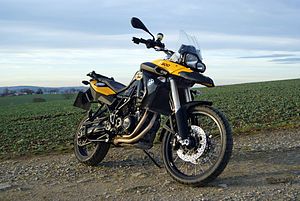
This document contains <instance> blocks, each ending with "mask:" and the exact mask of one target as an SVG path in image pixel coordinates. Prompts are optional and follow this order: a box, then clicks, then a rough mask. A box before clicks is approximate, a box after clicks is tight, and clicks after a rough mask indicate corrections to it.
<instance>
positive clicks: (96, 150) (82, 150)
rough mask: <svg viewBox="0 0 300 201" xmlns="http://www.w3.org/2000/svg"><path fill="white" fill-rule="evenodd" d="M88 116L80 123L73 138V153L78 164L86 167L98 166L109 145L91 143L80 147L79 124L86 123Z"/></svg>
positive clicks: (80, 129) (80, 128)
mask: <svg viewBox="0 0 300 201" xmlns="http://www.w3.org/2000/svg"><path fill="white" fill-rule="evenodd" d="M87 119H88V116H85V117H84V118H83V119H82V121H81V122H80V124H79V126H78V128H77V131H76V134H75V137H74V153H75V156H76V158H77V159H78V161H79V162H81V163H84V164H86V165H90V166H95V165H97V164H99V163H100V162H101V161H102V160H103V159H104V157H105V156H106V154H107V152H108V150H109V147H110V144H108V143H106V142H92V143H91V144H89V145H85V146H80V145H79V144H78V135H80V132H81V131H82V126H81V124H82V123H84V122H86V121H87Z"/></svg>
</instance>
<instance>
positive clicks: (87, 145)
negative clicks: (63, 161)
mask: <svg viewBox="0 0 300 201" xmlns="http://www.w3.org/2000/svg"><path fill="white" fill-rule="evenodd" d="M84 122H85V121H84ZM83 132H84V128H83V126H80V127H79V129H78V131H77V132H76V146H77V150H78V153H79V154H80V156H81V157H82V158H89V157H90V156H91V155H93V154H94V153H95V151H96V150H97V147H98V146H99V143H97V142H88V141H87V139H86V138H85V137H84V136H83Z"/></svg>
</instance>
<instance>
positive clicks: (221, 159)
mask: <svg viewBox="0 0 300 201" xmlns="http://www.w3.org/2000/svg"><path fill="white" fill-rule="evenodd" d="M131 25H132V26H133V27H134V28H136V29H142V30H144V31H145V32H147V33H148V34H150V36H151V37H152V38H151V39H148V40H146V39H143V38H136V37H133V39H132V41H133V42H134V43H136V44H145V45H146V47H147V48H148V49H150V48H153V49H154V50H156V51H162V52H164V53H165V54H166V58H165V59H158V60H156V61H153V62H145V63H142V64H141V65H140V70H139V71H138V72H137V73H136V74H135V75H134V77H133V79H132V80H131V82H130V84H129V85H128V86H125V85H123V84H122V83H119V82H117V81H115V80H114V78H109V77H106V76H104V75H101V74H97V73H95V72H94V71H93V72H91V73H89V74H87V76H89V77H91V79H90V81H82V82H83V84H85V85H89V88H88V89H87V90H86V91H85V92H79V93H78V95H77V98H76V100H75V103H74V106H76V107H80V108H82V109H84V110H87V111H88V112H87V115H85V117H84V118H83V119H82V121H81V122H80V124H79V126H78V129H77V131H76V134H75V137H74V152H75V156H76V158H77V159H78V160H79V162H81V163H84V164H86V165H90V166H94V165H97V164H98V163H100V162H101V161H102V160H103V159H104V157H105V156H106V154H107V152H108V150H109V148H110V146H111V144H113V145H115V146H122V145H124V144H131V145H133V146H135V147H137V148H140V149H142V150H144V151H145V152H146V150H148V149H150V148H151V147H152V146H153V141H154V139H155V137H156V133H157V132H158V130H159V128H160V127H161V130H160V134H159V135H158V136H157V138H159V140H160V141H161V153H162V159H163V164H164V166H165V168H166V170H167V172H168V173H169V174H170V176H171V177H173V178H174V179H175V180H176V181H178V182H180V183H183V184H187V185H192V186H203V185H206V184H207V183H209V182H211V181H212V180H214V179H215V178H216V177H217V176H218V175H220V174H221V173H222V171H223V170H224V169H225V167H226V165H227V163H228V161H229V159H230V156H231V152H232V144H233V140H232V133H231V128H230V126H229V123H228V121H227V120H226V118H225V116H224V115H222V114H221V112H219V111H218V110H217V109H215V108H213V107H212V102H210V101H204V100H201V101H194V96H195V95H197V94H196V93H195V91H193V90H192V89H191V87H192V86H194V85H195V84H201V85H204V86H207V87H214V82H213V80H212V79H210V78H209V77H206V76H204V75H203V74H202V73H203V72H204V71H205V70H206V66H205V64H204V63H203V62H202V57H201V55H200V50H199V49H196V48H195V46H192V45H186V44H182V45H181V47H180V49H179V51H178V53H176V52H174V51H171V50H168V49H166V48H165V45H164V44H163V43H162V39H163V34H161V33H159V34H158V35H157V39H155V37H154V36H153V34H152V33H151V32H150V31H149V30H148V29H147V28H146V26H145V25H144V24H143V23H142V22H141V21H140V20H139V19H138V18H135V17H133V18H132V19H131ZM93 103H96V104H98V105H97V107H96V111H95V112H94V111H93V110H91V109H90V108H91V104H93ZM163 116H165V117H167V118H165V119H167V120H166V121H165V122H164V125H163V126H161V117H163ZM146 153H148V152H146ZM152 159H153V158H152Z"/></svg>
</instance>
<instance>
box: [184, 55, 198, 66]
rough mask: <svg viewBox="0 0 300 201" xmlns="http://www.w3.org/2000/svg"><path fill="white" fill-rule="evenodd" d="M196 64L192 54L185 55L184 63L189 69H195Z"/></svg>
mask: <svg viewBox="0 0 300 201" xmlns="http://www.w3.org/2000/svg"><path fill="white" fill-rule="evenodd" d="M197 62H198V57H197V56H196V55H194V54H186V55H185V63H186V65H188V66H189V67H192V68H196V64H197Z"/></svg>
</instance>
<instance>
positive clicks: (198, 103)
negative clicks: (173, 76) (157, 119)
mask: <svg viewBox="0 0 300 201" xmlns="http://www.w3.org/2000/svg"><path fill="white" fill-rule="evenodd" d="M212 104H213V103H212V102H211V101H192V102H188V103H186V104H184V105H183V106H182V107H183V108H182V109H183V110H184V112H187V111H188V110H189V109H190V108H191V107H195V106H203V105H208V106H212ZM172 118H175V115H173V114H172V115H170V116H169V117H168V119H167V121H166V122H165V123H164V125H163V126H162V130H161V133H160V136H159V140H160V141H162V139H163V138H164V136H165V134H166V133H167V132H171V131H173V128H171V127H170V119H172ZM173 132H174V131H173Z"/></svg>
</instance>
